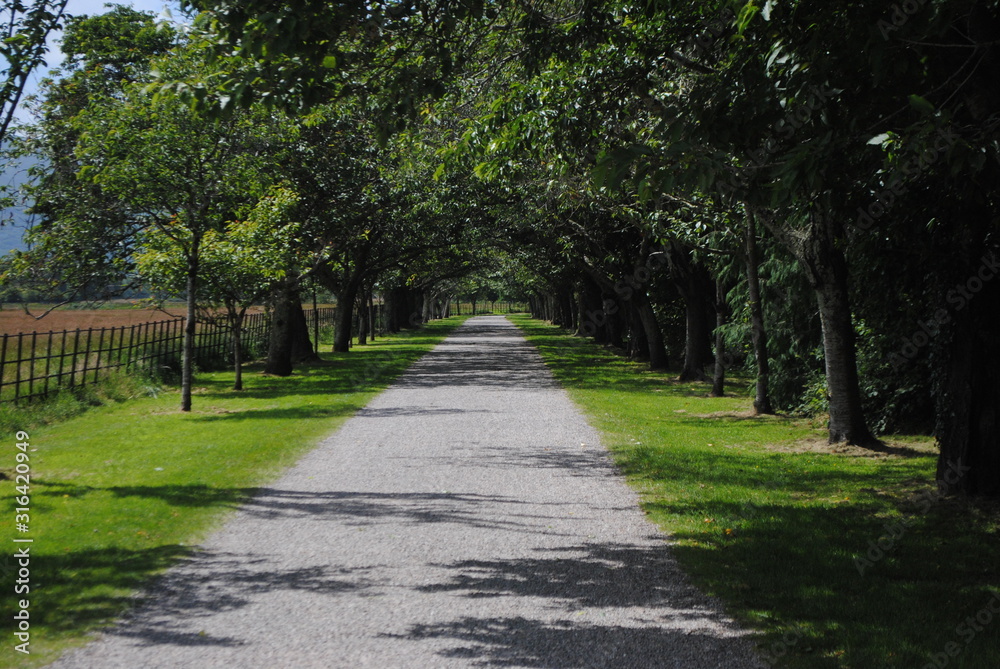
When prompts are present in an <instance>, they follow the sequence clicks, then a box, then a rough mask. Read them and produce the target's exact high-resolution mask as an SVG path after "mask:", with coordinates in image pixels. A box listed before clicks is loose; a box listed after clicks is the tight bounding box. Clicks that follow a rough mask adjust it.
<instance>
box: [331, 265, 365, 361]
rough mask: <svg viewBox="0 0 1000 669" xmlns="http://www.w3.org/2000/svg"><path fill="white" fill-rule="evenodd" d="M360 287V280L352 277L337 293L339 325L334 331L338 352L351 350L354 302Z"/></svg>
mask: <svg viewBox="0 0 1000 669" xmlns="http://www.w3.org/2000/svg"><path fill="white" fill-rule="evenodd" d="M359 287H360V280H359V279H358V278H357V277H352V278H351V279H350V280H348V281H347V283H346V284H344V288H343V290H341V291H340V294H339V295H337V307H338V309H337V327H336V329H335V330H334V333H333V350H334V351H335V352H337V353H347V352H348V351H349V350H351V340H352V332H351V329H352V326H353V325H354V303H355V302H356V300H357V299H358V288H359Z"/></svg>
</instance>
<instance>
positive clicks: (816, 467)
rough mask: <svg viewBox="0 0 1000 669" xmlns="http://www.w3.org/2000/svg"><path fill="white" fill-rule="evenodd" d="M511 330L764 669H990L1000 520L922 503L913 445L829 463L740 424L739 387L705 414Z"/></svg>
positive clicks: (629, 366)
mask: <svg viewBox="0 0 1000 669" xmlns="http://www.w3.org/2000/svg"><path fill="white" fill-rule="evenodd" d="M511 320H512V321H513V322H515V323H516V324H517V325H518V326H520V327H521V329H522V331H523V332H524V334H525V335H526V336H527V337H528V340H529V341H530V342H531V343H532V344H533V345H534V346H535V347H536V348H537V349H538V351H539V352H540V353H541V355H542V357H543V358H544V360H545V362H546V364H547V366H548V367H549V368H550V369H551V370H552V372H553V373H554V374H555V376H556V378H557V379H558V380H559V381H560V382H561V384H562V385H563V386H564V387H565V388H566V389H567V390H568V391H569V393H570V396H571V397H572V398H573V400H574V401H575V402H576V403H577V404H578V405H579V406H580V407H581V408H582V410H583V412H584V413H585V415H587V416H588V417H589V420H590V421H591V424H592V425H594V427H596V428H597V429H598V430H599V431H600V432H601V434H602V438H603V440H604V443H605V445H606V446H607V447H608V448H609V449H610V451H611V453H612V456H613V458H614V459H615V461H616V462H617V464H618V466H619V468H620V469H621V470H622V472H623V473H624V474H625V475H626V477H627V479H628V481H629V483H630V484H631V485H632V486H633V487H634V488H636V489H637V490H638V491H639V493H640V495H641V498H642V506H643V509H644V511H645V512H646V513H647V514H648V515H649V517H650V519H651V520H653V521H654V522H655V523H656V524H658V525H659V526H660V527H661V528H663V530H664V531H665V532H667V533H668V534H669V535H670V536H671V544H672V546H673V550H674V552H675V554H676V556H677V558H678V560H679V561H680V563H681V565H682V566H683V567H684V569H685V570H686V571H687V572H688V573H689V574H690V575H691V576H692V577H693V578H694V580H695V582H696V583H697V584H698V585H699V587H701V588H702V589H703V590H704V591H706V592H707V593H709V594H711V595H714V596H717V597H719V598H720V599H721V600H722V602H723V604H724V606H725V608H726V610H727V612H728V613H729V614H730V615H732V616H734V617H735V618H736V619H737V620H739V621H740V622H741V623H742V624H744V625H746V626H747V627H748V628H750V629H752V630H754V631H755V632H756V635H757V640H758V642H759V648H760V650H761V654H762V657H763V659H764V660H765V661H766V662H767V663H768V665H769V666H775V667H791V668H795V669H825V668H831V669H832V668H837V669H872V668H878V669H883V668H897V667H898V668H900V669H903V668H905V669H931V668H933V669H943V668H944V667H948V668H949V669H955V668H957V669H982V668H983V667H995V666H1000V577H998V572H997V566H996V565H997V562H996V556H997V553H998V549H1000V541H998V536H1000V532H998V518H1000V514H998V510H997V507H996V506H995V505H989V504H970V503H968V502H963V501H961V500H955V499H951V498H947V497H943V496H941V495H938V494H936V490H937V489H936V488H934V487H932V485H931V482H932V480H933V472H934V466H935V461H936V454H935V453H934V452H933V448H932V446H931V445H930V444H929V443H928V440H927V438H919V439H918V438H906V437H898V438H891V439H890V443H892V444H893V445H895V446H896V447H897V448H896V449H895V451H894V453H893V454H892V455H890V456H873V455H870V454H865V453H864V452H861V451H859V450H857V449H840V452H837V450H835V449H831V448H830V447H829V446H828V445H827V444H826V443H825V432H824V431H823V430H821V429H818V428H817V427H816V426H815V425H813V424H811V423H810V422H809V421H806V420H802V419H792V418H788V417H765V416H760V417H758V416H753V415H752V414H751V412H750V410H749V409H750V405H751V398H750V396H749V394H748V393H747V392H745V391H744V390H743V388H741V387H736V388H733V387H730V388H727V392H733V396H730V397H726V398H710V397H708V392H709V390H710V387H709V385H708V384H702V383H680V382H677V381H675V380H673V379H674V377H673V376H669V375H667V374H656V373H650V372H648V371H644V369H645V368H644V366H643V365H641V364H638V363H630V362H628V361H625V360H623V359H622V358H621V357H619V356H617V355H615V354H614V353H612V352H610V351H608V350H606V349H604V348H602V347H601V346H598V345H596V344H594V343H593V342H591V341H589V340H584V339H581V338H577V337H573V336H571V335H569V334H568V333H567V332H566V331H565V330H562V329H560V328H556V327H553V326H550V325H547V324H544V323H542V322H540V321H535V320H531V319H529V318H527V317H520V316H514V317H512V318H511ZM743 385H745V384H743Z"/></svg>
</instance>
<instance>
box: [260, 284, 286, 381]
mask: <svg viewBox="0 0 1000 669" xmlns="http://www.w3.org/2000/svg"><path fill="white" fill-rule="evenodd" d="M291 328H292V296H291V289H290V288H289V287H288V285H287V284H286V285H281V286H279V287H278V288H277V289H275V291H274V296H273V299H272V308H271V333H270V337H269V339H268V347H267V361H266V362H265V363H264V373H265V374H273V375H274V376H290V375H291V373H292V336H291Z"/></svg>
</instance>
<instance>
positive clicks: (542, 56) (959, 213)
mask: <svg viewBox="0 0 1000 669" xmlns="http://www.w3.org/2000/svg"><path fill="white" fill-rule="evenodd" d="M191 7H192V8H195V9H197V10H198V11H199V13H198V14H197V17H196V18H195V19H194V20H193V22H192V23H191V24H190V25H189V26H188V27H186V28H185V30H184V31H183V35H181V34H177V33H169V31H167V32H164V30H163V29H162V28H155V27H154V26H152V24H151V23H150V22H149V19H148V17H146V18H144V19H142V20H139V19H136V17H135V15H134V14H128V13H127V12H126V11H125V10H122V9H118V10H115V12H113V13H112V14H114V15H117V16H119V17H121V19H122V20H125V17H131V18H129V19H128V21H133V22H135V21H138V22H137V23H134V25H135V26H139V25H140V24H141V26H142V28H141V30H139V29H131V28H130V30H131V32H130V33H129V35H130V39H131V40H132V43H135V44H139V45H140V47H139V48H138V49H134V50H132V51H129V53H130V54H133V55H134V54H136V53H139V54H141V57H137V58H134V59H132V60H128V59H126V61H123V63H124V64H122V63H120V62H119V61H117V60H115V59H114V58H113V57H112V54H109V53H104V52H102V53H100V54H97V55H95V54H96V52H97V51H100V50H99V49H97V50H95V49H91V51H88V48H89V47H88V48H83V47H82V46H81V47H80V48H79V50H78V51H79V54H80V55H79V57H78V59H77V60H75V61H71V66H70V72H69V73H68V74H69V76H66V77H64V78H63V79H61V80H59V81H55V82H52V83H51V84H50V86H49V87H48V89H47V90H46V94H45V102H44V103H43V105H42V107H41V109H40V110H39V112H40V114H41V116H40V121H39V123H38V124H37V125H36V126H35V128H34V129H33V130H32V131H31V137H32V139H31V142H33V144H32V143H31V142H29V145H30V146H31V147H32V148H31V150H32V151H34V152H39V153H44V154H45V155H46V158H47V160H48V161H49V165H50V168H49V171H48V173H47V176H46V177H45V179H43V181H42V182H41V184H40V186H39V190H38V191H37V192H36V194H35V196H36V198H37V201H38V203H39V204H38V205H37V208H38V210H39V211H42V212H44V213H45V214H46V221H47V223H46V224H45V226H43V227H41V228H40V229H39V230H38V232H37V233H36V237H35V247H34V248H33V253H35V254H42V255H41V256H37V255H36V257H37V258H42V257H44V258H46V259H47V261H48V260H51V261H52V263H51V264H49V265H44V266H46V267H48V266H51V267H56V266H59V267H72V268H74V269H73V271H79V272H81V274H80V275H79V276H76V275H73V276H67V275H66V271H65V270H60V275H59V277H58V281H59V282H60V283H61V284H64V285H83V284H84V283H85V280H86V281H90V282H94V281H96V282H97V283H100V284H102V285H104V284H109V283H111V281H110V278H111V277H112V276H114V277H120V276H122V275H129V273H134V272H135V271H136V270H138V271H139V272H140V273H141V274H144V275H145V276H147V277H149V280H153V278H154V277H160V278H157V279H156V280H157V281H160V280H161V278H162V280H163V281H164V285H166V284H170V285H173V286H177V285H178V281H179V277H180V276H184V277H186V279H185V281H186V282H187V283H186V284H185V285H186V288H185V290H184V292H185V294H186V295H188V297H189V298H191V300H192V303H194V302H195V301H196V299H197V296H198V295H199V294H201V295H202V296H203V297H208V296H209V295H210V294H212V293H210V291H214V290H216V289H215V288H210V287H209V283H210V282H209V280H208V279H207V278H206V277H207V275H206V273H205V272H203V271H202V270H203V269H204V268H203V266H202V263H203V262H204V263H209V264H210V263H211V262H212V261H209V260H208V259H207V258H208V257H209V256H210V255H211V254H210V253H209V252H208V251H206V250H205V249H208V248H214V247H216V246H217V245H220V244H224V243H229V244H232V245H234V246H231V247H225V246H223V248H225V249H227V250H224V251H223V252H222V255H221V256H220V257H223V258H237V257H242V256H241V254H242V253H243V252H242V251H237V250H235V249H245V250H246V259H247V261H246V262H247V265H246V269H245V271H247V272H250V273H251V274H253V276H254V277H256V278H255V279H254V280H252V281H251V280H249V279H241V280H240V281H239V282H238V283H239V284H240V285H256V286H259V290H258V291H257V292H256V293H254V295H253V296H252V297H250V296H248V297H247V299H260V296H261V295H265V294H267V295H271V299H272V301H273V303H274V305H275V309H274V312H275V314H276V315H277V317H279V318H285V316H282V314H292V313H293V312H294V305H295V304H296V295H295V293H296V291H297V290H298V289H299V287H300V286H301V285H302V284H301V282H302V281H303V280H304V279H305V278H312V279H314V280H316V281H319V282H321V283H322V284H323V285H325V286H327V287H329V288H330V289H331V290H333V291H334V292H335V293H336V294H337V295H338V302H339V303H340V304H342V305H355V304H358V303H364V302H365V301H366V300H370V295H371V293H372V291H373V290H375V289H379V290H380V291H381V292H383V293H384V294H385V296H386V298H387V300H388V301H389V302H390V303H393V304H396V305H406V307H404V308H403V309H404V310H405V309H406V308H407V307H408V308H410V309H411V310H416V311H418V315H417V318H416V320H422V319H424V318H430V317H433V316H434V315H436V310H435V307H434V305H435V304H436V303H437V302H439V301H441V298H442V297H444V296H445V295H446V294H449V293H450V294H455V293H454V292H452V291H457V290H459V289H460V288H459V286H460V285H461V283H462V281H464V280H467V278H468V277H470V276H477V277H480V278H482V277H486V276H490V275H492V279H491V280H496V279H497V277H503V279H502V280H503V282H505V286H506V287H505V290H509V291H510V294H512V295H513V294H514V293H530V294H532V295H533V296H534V297H533V299H532V302H533V309H534V310H535V312H536V314H538V315H540V316H544V317H546V318H549V319H551V320H553V321H555V322H559V323H561V324H563V325H565V326H567V327H572V328H573V329H574V330H575V331H576V332H578V333H579V334H580V335H585V336H592V337H595V338H596V339H598V340H599V341H601V342H604V343H607V344H609V345H614V346H617V347H620V348H622V349H623V350H624V351H626V352H627V353H628V354H630V355H632V356H633V357H635V358H639V359H645V360H648V361H649V364H650V366H651V367H652V368H654V369H666V368H677V369H678V370H679V371H680V375H681V378H709V377H711V378H712V380H713V381H714V384H713V386H714V391H715V392H716V393H722V392H724V390H725V372H726V370H727V369H732V368H733V367H734V366H741V365H744V364H745V365H746V366H747V368H748V369H750V370H751V371H752V372H753V374H754V378H755V386H756V395H755V402H754V406H755V407H756V409H757V410H758V411H760V412H763V413H767V412H771V411H774V410H790V409H796V408H799V409H805V410H812V411H826V412H828V413H829V417H830V421H829V435H830V440H831V441H834V442H840V441H846V442H850V443H853V444H857V445H860V446H864V447H868V448H875V449H877V448H881V447H882V444H881V442H880V441H879V440H878V439H877V438H876V435H877V434H878V433H880V432H886V431H890V430H894V429H903V428H910V429H912V428H918V429H928V430H934V431H935V433H936V434H937V436H938V438H939V441H940V443H941V449H942V450H941V460H940V476H941V477H942V480H943V477H944V475H945V474H946V473H947V472H948V471H949V469H954V468H956V467H957V468H960V471H963V472H967V473H965V474H964V475H963V476H962V477H961V479H960V480H959V481H958V483H957V484H955V483H950V484H949V489H950V490H953V491H954V490H961V491H964V492H967V493H970V494H983V495H997V494H1000V444H998V441H1000V425H998V423H997V421H998V415H1000V389H998V388H997V386H996V383H995V382H994V380H993V379H994V378H995V376H994V372H996V371H1000V370H998V369H997V368H998V367H1000V347H998V346H997V345H996V344H997V343H998V342H997V341H996V340H997V339H998V337H1000V333H998V330H997V328H996V327H995V326H994V324H993V320H992V318H993V313H994V312H995V311H996V308H997V306H998V304H1000V282H996V281H993V279H994V277H995V274H996V270H997V258H996V256H995V255H994V251H995V248H996V234H997V222H998V221H997V207H996V204H997V203H996V194H997V177H998V175H1000V171H998V169H997V168H998V166H1000V160H998V148H1000V146H998V136H997V130H998V128H1000V123H997V119H998V118H1000V99H998V96H1000V94H998V93H997V92H996V91H995V87H992V86H991V85H990V83H991V82H993V81H995V80H996V76H997V74H998V72H997V70H998V68H1000V60H998V58H997V49H996V45H995V44H994V38H993V35H995V34H996V27H997V26H998V24H1000V6H998V3H997V2H995V1H988V0H937V1H935V0H928V1H927V2H921V3H909V4H907V3H903V4H900V5H892V6H890V7H885V6H882V5H881V4H874V3H848V4H847V5H830V4H829V3H821V2H814V1H811V0H799V1H797V2H777V1H775V0H767V1H766V2H763V3H760V2H756V1H754V0H751V1H750V2H746V1H742V2H707V1H706V2H696V3H680V2H674V1H672V0H654V1H653V2H648V3H641V4H639V5H635V4H632V3H628V2H621V1H620V0H570V1H558V2H546V3H535V2H514V3H490V2H484V1H482V0H417V1H409V0H407V1H403V0H400V1H392V0H390V1H385V2H376V3H368V4H364V5H354V4H349V3H348V4H341V3H329V2H309V1H307V2H305V3H298V4H296V5H294V6H292V5H288V6H285V5H279V6H275V5H274V3H271V2H269V1H267V0H250V1H249V2H245V3H240V7H239V8H238V9H237V8H234V6H233V5H232V4H231V3H224V2H221V1H219V2H216V0H198V1H197V2H193V3H191ZM108 16H111V15H108ZM107 20H111V19H107ZM90 21H91V22H95V21H99V19H91V20H90ZM77 25H83V24H77ZM89 25H96V24H93V23H91V24H89ZM123 25H124V24H123ZM129 25H133V24H129ZM115 29H118V28H115ZM142 31H147V32H145V33H143V32H142ZM149 31H152V32H149ZM84 32H85V31H84ZM121 34H124V33H121ZM140 34H142V35H145V37H140ZM156 36H158V37H156ZM154 37H155V39H154ZM161 38H162V39H165V40H166V41H165V42H164V43H159V42H157V41H156V40H157V39H161ZM144 39H149V40H151V41H150V42H146V43H144V42H143V40H144ZM68 42H69V44H70V45H71V47H72V44H73V42H72V41H70V40H69V39H68ZM79 44H81V45H82V44H84V42H82V41H81V42H79ZM143 44H145V46H142V45H143ZM111 51H114V49H112V50H111ZM102 87H103V88H102ZM151 92H155V95H150V93H151ZM182 103H183V104H182ZM153 184H155V185H153ZM81 231H82V234H81ZM74 235H75V236H74ZM70 240H72V241H70ZM112 250H113V251H114V252H112ZM60 254H62V255H60ZM157 254H159V255H157ZM60 259H61V261H62V262H56V261H59V260H60ZM168 259H169V261H168ZM70 261H72V262H70ZM241 262H242V261H241ZM30 264H31V266H32V267H36V268H37V267H40V266H43V265H40V264H39V263H38V262H37V261H33V262H31V263H30ZM167 265H170V266H171V267H174V268H175V270H172V271H173V274H171V273H170V272H165V271H161V270H158V269H157V268H158V267H159V268H162V267H165V266H167ZM182 270H183V271H182ZM219 272H221V270H218V269H213V270H212V271H211V272H210V273H208V274H210V275H211V276H217V275H220V274H219ZM168 275H169V279H168V278H167V277H168ZM118 280H120V279H118ZM417 294H424V295H426V296H427V299H424V300H423V301H422V303H421V305H417V304H416V301H415V300H414V295H417ZM285 305H287V307H286V306H285ZM392 311H393V312H395V311H398V309H394V310H392ZM343 313H344V314H345V315H344V319H345V320H344V322H342V323H341V325H340V327H339V328H338V334H337V342H336V348H337V349H338V350H346V348H347V347H348V346H349V342H350V334H351V322H350V319H351V316H350V310H349V309H345V310H343ZM411 313H413V311H411ZM394 318H396V319H397V322H400V321H406V322H410V320H409V318H408V316H407V315H405V314H402V313H397V314H396V316H395V317H394ZM285 320H286V321H287V322H292V320H293V317H292V315H288V316H287V318H285ZM192 321H193V318H192ZM286 339H287V338H286ZM966 468H967V469H966Z"/></svg>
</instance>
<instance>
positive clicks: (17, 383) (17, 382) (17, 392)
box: [14, 334, 24, 404]
mask: <svg viewBox="0 0 1000 669" xmlns="http://www.w3.org/2000/svg"><path fill="white" fill-rule="evenodd" d="M23 343H24V335H23V334H18V335H17V361H16V362H15V363H14V366H15V373H14V403H15V404H16V403H17V401H18V400H19V399H21V351H22V348H23Z"/></svg>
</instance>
